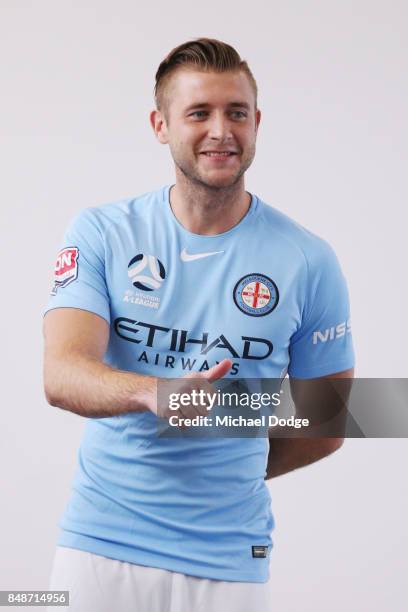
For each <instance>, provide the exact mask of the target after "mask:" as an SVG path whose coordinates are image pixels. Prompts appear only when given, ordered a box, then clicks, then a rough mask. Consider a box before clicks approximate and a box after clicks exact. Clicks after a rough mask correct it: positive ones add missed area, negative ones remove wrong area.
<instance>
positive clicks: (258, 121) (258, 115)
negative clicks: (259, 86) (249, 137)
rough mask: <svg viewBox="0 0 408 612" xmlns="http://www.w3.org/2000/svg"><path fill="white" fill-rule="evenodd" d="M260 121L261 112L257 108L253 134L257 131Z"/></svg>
mask: <svg viewBox="0 0 408 612" xmlns="http://www.w3.org/2000/svg"><path fill="white" fill-rule="evenodd" d="M260 121H261V111H260V110H259V108H258V109H257V110H256V111H255V133H256V132H257V131H258V128H259V123H260Z"/></svg>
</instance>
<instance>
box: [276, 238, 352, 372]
mask: <svg viewBox="0 0 408 612" xmlns="http://www.w3.org/2000/svg"><path fill="white" fill-rule="evenodd" d="M307 264H308V273H307V283H306V299H305V305H304V310H303V316H302V321H301V324H300V326H299V329H298V330H297V331H296V332H295V334H294V335H293V336H292V338H291V341H290V345H289V358H290V362H289V367H288V373H289V376H292V377H294V378H315V377H319V376H326V375H328V374H333V373H335V372H341V371H344V370H347V369H349V368H352V367H354V361H355V359H354V349H353V342H352V337H351V324H350V305H349V296H348V290H347V284H346V280H345V278H344V275H343V273H342V270H341V268H340V265H339V262H338V260H337V257H336V255H335V253H334V251H333V249H332V248H331V246H330V245H329V244H327V243H326V242H324V241H323V240H320V239H319V242H318V244H317V246H316V248H315V249H314V251H313V253H312V255H311V256H310V257H309V258H308V261H307Z"/></svg>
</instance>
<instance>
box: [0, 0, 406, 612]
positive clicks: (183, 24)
mask: <svg viewBox="0 0 408 612" xmlns="http://www.w3.org/2000/svg"><path fill="white" fill-rule="evenodd" d="M407 17H408V9H407V4H406V2H404V1H402V0H401V1H395V0H394V1H392V0H391V1H388V2H386V1H381V2H379V1H376V0H370V1H368V0H367V1H365V0H353V1H350V0H345V1H336V2H333V1H331V0H320V1H317V0H312V1H300V0H297V1H290V0H288V1H287V2H277V1H275V0H272V1H269V2H263V3H261V2H256V1H253V2H250V3H248V2H245V3H244V2H231V1H229V0H227V1H226V2H224V3H220V2H214V1H211V0H208V1H207V2H205V3H191V2H188V1H185V2H183V1H180V0H176V1H175V2H171V3H170V2H163V1H161V2H155V3H142V4H138V3H136V2H135V1H133V2H131V1H130V0H118V1H116V2H115V3H113V2H107V1H106V0H98V1H97V0H82V1H81V2H79V0H76V1H75V0H73V1H70V2H68V1H57V2H56V1H55V0H52V1H51V0H37V1H36V2H34V1H33V2H30V1H19V0H15V1H12V0H2V2H1V5H0V23H1V26H0V27H1V32H0V52H1V57H2V59H3V62H2V78H1V83H2V101H1V108H2V110H1V113H0V122H1V133H2V144H3V147H2V153H1V155H2V158H1V169H2V181H1V191H2V196H1V227H2V240H1V257H2V302H1V308H2V316H1V325H2V330H1V340H2V349H3V350H2V367H1V372H2V391H3V393H2V397H3V402H2V410H1V411H0V427H1V429H0V431H1V448H0V453H1V456H0V461H1V491H2V503H1V508H0V542H1V547H0V551H1V552H0V588H2V589H14V588H20V589H41V588H46V586H47V581H48V574H49V570H50V566H51V561H52V555H53V550H54V544H55V539H56V536H57V525H56V524H57V520H58V518H59V516H60V514H61V512H62V510H63V507H64V504H65V502H66V499H67V496H68V490H69V484H70V481H71V478H72V474H73V470H74V466H75V463H76V452H77V447H78V443H79V440H80V435H81V431H82V428H83V424H84V422H83V420H82V419H81V418H80V417H77V416H76V415H73V414H70V413H65V412H63V411H61V410H59V409H56V408H52V407H50V406H48V405H47V404H46V402H45V400H44V397H43V392H42V382H41V370H42V337H41V324H42V308H43V307H44V305H45V303H46V301H47V299H48V295H49V291H50V288H51V278H52V268H53V264H54V259H55V255H56V252H57V250H58V246H59V243H60V240H61V237H62V234H63V232H64V229H65V227H66V225H67V223H68V221H69V220H70V219H71V218H72V217H73V216H74V214H75V213H76V212H78V211H79V210H80V209H81V208H83V207H85V206H94V205H98V204H102V203H105V202H109V201H113V200H118V199H120V198H123V197H127V196H133V195H137V194H140V193H142V192H144V191H149V190H151V189H155V188H157V187H159V186H161V185H162V184H164V183H169V182H171V181H172V180H173V168H172V164H171V162H170V157H169V153H168V151H167V149H166V148H165V147H163V146H161V145H159V144H158V143H156V141H155V140H154V137H153V133H152V132H151V129H150V127H149V125H148V113H149V110H150V109H151V108H152V88H153V82H154V81H153V77H154V72H155V70H156V68H157V66H158V64H159V62H160V61H161V59H162V58H163V57H164V55H165V54H166V53H167V52H168V51H169V50H170V49H171V48H172V47H174V46H176V45H177V44H179V43H180V42H183V41H185V40H187V39H188V38H190V37H197V36H211V37H218V38H221V39H223V40H225V41H227V42H230V43H231V44H233V45H234V46H236V48H237V49H238V50H239V52H240V54H241V55H242V57H243V58H245V59H247V60H248V61H249V63H250V66H251V67H252V70H253V72H254V74H255V77H256V78H257V80H258V85H259V89H260V97H259V106H260V108H261V110H262V111H263V118H262V123H261V126H260V132H259V141H258V151H257V157H256V160H255V163H254V165H253V167H252V168H251V169H250V171H249V172H248V180H247V188H248V189H249V190H252V191H254V192H255V193H257V195H259V196H260V197H262V198H263V199H264V200H266V201H267V202H269V203H270V204H272V205H274V206H276V207H277V208H280V209H281V210H283V211H284V212H286V213H287V214H289V215H290V216H292V217H293V218H295V219H296V220H298V221H299V222H300V223H302V224H304V225H305V226H306V227H308V228H309V229H311V230H312V231H314V232H315V233H317V234H319V235H321V236H323V237H325V238H326V239H327V240H328V241H329V242H330V243H331V244H332V245H333V247H334V248H335V250H336V252H337V254H338V256H339V259H340V261H341V263H342V266H343V270H344V272H345V274H346V276H347V279H348V283H349V289H350V295H351V301H352V320H353V329H354V339H355V346H356V351H357V355H358V368H357V374H358V375H359V376H362V377H363V376H364V377H406V376H407V373H408V372H407V359H406V346H407V331H406V303H407V289H406V276H407V274H406V262H407V257H406V223H407V215H406V202H407V191H408V190H407V183H406V161H407V131H408V130H407V117H406V109H407V103H408V99H407V98H408V96H407V79H406V76H407V74H408V65H407V64H408V61H407V33H408V32H407V30H408V28H407ZM404 170H405V173H404ZM384 408H385V409H386V406H385V407H384ZM406 460H407V442H406V440H375V439H374V440H347V441H346V443H345V445H344V447H343V448H342V449H341V451H339V452H338V453H336V454H335V455H333V456H331V457H329V458H327V459H325V460H322V461H321V462H319V463H317V464H315V465H313V466H311V467H308V468H305V469H303V470H299V471H297V472H294V473H292V474H289V475H286V476H284V477H282V478H279V479H277V480H276V481H273V482H272V483H271V484H270V485H269V486H270V489H271V492H272V498H273V510H274V514H275V518H276V523H277V528H276V530H275V534H274V541H275V551H274V553H273V555H272V563H271V576H272V579H271V590H272V593H271V598H272V600H273V601H274V607H273V609H274V610H277V611H278V610H279V612H292V611H293V612H294V611H297V610H298V609H300V607H301V608H302V610H305V611H306V610H313V611H318V612H320V611H321V612H323V611H326V610H327V609H329V606H330V610H331V611H332V612H340V611H341V612H343V611H344V610H345V609H350V610H359V611H361V612H363V611H366V610H367V611H370V612H383V611H384V610H393V612H397V611H400V610H401V611H402V610H403V609H405V607H404V606H405V604H406V594H405V593H406V584H405V583H406V578H405V574H404V575H403V569H404V564H406V550H407V544H408V541H407V540H408V537H407V534H408V529H407V524H406V516H407V510H408V503H407V488H406V475H405V466H406Z"/></svg>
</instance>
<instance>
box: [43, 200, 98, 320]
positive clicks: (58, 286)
mask: <svg viewBox="0 0 408 612" xmlns="http://www.w3.org/2000/svg"><path fill="white" fill-rule="evenodd" d="M109 304H110V302H109V295H108V290H107V286H106V280H105V246H104V236H103V231H102V228H101V227H100V226H99V223H98V220H97V217H96V215H95V213H94V210H93V209H92V208H86V209H84V210H83V211H81V212H80V213H79V214H78V215H77V216H76V217H75V218H74V219H73V221H72V222H71V224H70V225H69V227H68V229H67V231H66V232H65V235H64V238H63V241H62V244H61V249H60V251H59V252H58V254H57V258H56V262H55V268H54V284H53V287H52V290H51V295H50V298H49V300H48V303H47V306H46V308H45V310H44V314H45V313H46V312H48V311H49V310H51V309H53V308H80V309H83V310H88V311H89V312H93V313H95V314H98V315H100V316H101V317H103V318H104V319H105V320H106V321H107V322H108V323H110V307H109Z"/></svg>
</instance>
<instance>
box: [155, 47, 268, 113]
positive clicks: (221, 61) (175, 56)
mask: <svg viewBox="0 0 408 612" xmlns="http://www.w3.org/2000/svg"><path fill="white" fill-rule="evenodd" d="M183 66H187V67H189V68H197V70H203V71H213V72H220V73H221V72H237V71H240V70H241V71H243V72H244V73H245V74H246V75H247V76H248V78H249V80H250V83H251V86H252V88H253V90H254V95H255V108H256V107H257V98H258V87H257V84H256V81H255V78H254V76H253V74H252V72H251V70H250V68H249V66H248V64H247V62H246V61H245V60H242V59H241V58H240V56H239V54H238V52H237V51H236V50H235V49H234V47H231V45H228V44H227V43H225V42H222V41H220V40H216V39H214V38H197V39H195V40H190V41H188V42H185V43H183V44H182V45H179V46H178V47H175V48H174V49H172V50H171V51H170V53H169V54H168V55H167V56H166V57H165V58H164V60H163V61H162V62H161V64H160V66H159V68H158V69H157V72H156V84H155V87H154V97H155V101H156V107H157V108H158V110H163V111H165V110H166V109H165V106H166V105H165V103H164V98H165V96H164V92H165V89H166V85H167V83H168V81H169V79H170V77H171V75H172V74H173V73H174V72H175V71H176V70H178V69H179V68H180V67H183Z"/></svg>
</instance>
